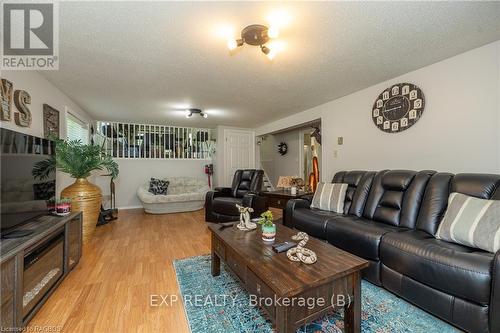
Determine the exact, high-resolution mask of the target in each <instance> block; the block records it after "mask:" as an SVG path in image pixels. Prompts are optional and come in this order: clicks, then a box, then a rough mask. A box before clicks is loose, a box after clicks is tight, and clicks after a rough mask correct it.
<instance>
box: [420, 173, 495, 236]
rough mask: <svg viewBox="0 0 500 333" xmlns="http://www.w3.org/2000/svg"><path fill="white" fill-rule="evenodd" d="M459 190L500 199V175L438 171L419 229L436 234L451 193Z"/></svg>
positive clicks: (476, 195)
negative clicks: (454, 173)
mask: <svg viewBox="0 0 500 333" xmlns="http://www.w3.org/2000/svg"><path fill="white" fill-rule="evenodd" d="M453 192H457V193H462V194H466V195H470V196H473V197H476V198H480V199H492V200H500V175H489V174H473V173H460V174H457V175H453V174H450V173H437V174H435V175H434V176H432V178H431V180H430V181H429V184H428V186H427V189H426V190H425V197H424V199H423V202H422V209H421V210H420V212H419V215H418V222H417V229H419V230H422V231H426V232H428V233H429V234H432V235H435V234H436V231H437V229H438V227H439V224H440V223H441V220H442V218H443V216H444V214H445V212H446V208H447V207H448V197H449V195H450V193H453Z"/></svg>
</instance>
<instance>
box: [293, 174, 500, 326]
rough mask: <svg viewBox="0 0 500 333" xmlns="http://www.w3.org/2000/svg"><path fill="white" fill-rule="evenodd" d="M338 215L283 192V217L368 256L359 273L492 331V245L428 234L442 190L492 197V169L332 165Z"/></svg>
mask: <svg viewBox="0 0 500 333" xmlns="http://www.w3.org/2000/svg"><path fill="white" fill-rule="evenodd" d="M332 182H336V183H347V184H349V187H348V191H347V195H346V201H345V207H344V208H345V209H344V212H346V213H345V214H344V215H340V214H336V213H333V212H327V211H321V210H318V209H311V208H310V198H309V200H308V199H307V198H306V199H297V200H290V201H289V202H288V205H287V208H286V209H287V211H286V215H285V216H286V220H285V221H284V223H285V225H287V226H290V227H294V228H296V229H298V230H301V231H304V232H307V233H308V234H309V235H312V236H314V237H317V238H320V239H323V240H325V241H327V242H329V243H330V244H333V245H334V246H336V247H339V248H341V249H344V250H345V251H348V252H351V253H353V254H355V255H357V256H359V257H362V258H365V259H367V260H368V261H369V262H370V266H369V267H368V268H367V269H366V270H365V271H364V272H363V274H364V278H365V279H366V280H368V281H370V282H372V283H375V284H377V285H379V286H383V287H384V288H386V289H387V290H389V291H391V292H393V293H395V294H397V295H399V296H401V297H402V298H404V299H406V300H408V301H410V302H411V303H413V304H415V305H417V306H419V307H421V308H423V309H424V310H426V311H428V312H430V313H432V314H434V315H436V316H437V317H440V318H441V319H443V320H445V321H447V322H449V323H451V324H453V325H455V326H456V327H458V328H460V329H462V330H465V331H467V332H489V333H499V332H500V251H499V252H498V253H496V254H492V253H488V252H485V251H482V250H478V249H474V248H469V247H466V246H461V245H458V244H453V243H448V242H445V241H441V240H438V239H436V238H435V234H436V232H437V229H438V226H439V224H440V222H441V219H442V217H443V215H444V213H445V211H446V208H447V204H448V197H449V194H450V193H452V192H458V193H463V194H467V195H470V196H474V197H478V198H483V199H496V200H500V175H488V174H456V175H453V174H450V173H436V172H435V171H419V172H417V171H409V170H384V171H379V172H366V171H349V172H339V173H337V174H336V175H335V176H334V178H333V181H332Z"/></svg>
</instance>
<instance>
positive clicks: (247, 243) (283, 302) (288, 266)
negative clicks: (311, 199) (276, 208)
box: [209, 223, 368, 332]
mask: <svg viewBox="0 0 500 333" xmlns="http://www.w3.org/2000/svg"><path fill="white" fill-rule="evenodd" d="M276 227H277V235H276V243H281V242H284V241H287V240H288V241H289V240H291V237H292V235H294V234H295V233H296V231H295V230H292V229H290V228H288V227H285V226H282V225H279V224H278V225H276ZM209 229H210V231H211V233H212V275H213V276H217V275H219V274H220V262H221V260H222V261H224V262H225V263H226V267H228V268H229V270H230V271H231V272H232V273H233V274H234V275H235V276H236V277H237V278H238V279H239V280H240V281H241V282H242V284H243V286H244V287H245V289H246V290H247V291H248V293H249V294H250V295H252V296H251V301H253V303H252V304H254V305H258V306H260V307H261V308H262V309H263V310H264V311H265V312H266V314H267V315H268V316H269V318H270V319H271V320H272V322H273V323H274V324H275V326H276V331H277V332H294V331H295V330H296V329H297V328H298V327H300V326H302V325H303V324H305V323H307V322H310V321H312V320H314V319H316V318H318V317H320V316H322V315H324V314H326V313H328V312H333V311H335V310H338V309H340V308H344V310H345V312H344V323H345V324H344V326H345V328H344V329H345V332H360V329H361V317H360V316H361V270H362V269H363V268H365V267H367V266H368V262H367V261H366V260H363V259H361V258H358V257H356V256H354V255H352V254H350V253H347V252H345V251H342V250H340V249H338V248H336V247H334V246H332V245H330V244H327V243H325V242H322V241H320V240H317V239H313V238H310V239H309V242H308V243H307V245H306V247H307V248H309V249H311V250H313V251H315V252H316V254H317V256H318V261H317V262H316V263H315V264H313V265H306V264H304V263H300V262H292V261H290V260H289V259H288V258H287V256H286V253H284V252H283V253H275V252H274V251H273V250H272V244H267V243H265V242H264V241H262V239H261V231H260V228H257V229H256V230H252V231H247V232H244V231H240V230H238V229H237V228H236V226H232V227H228V228H224V229H220V225H218V224H212V223H210V224H209ZM301 300H302V301H301ZM322 300H323V301H322ZM306 302H307V304H306Z"/></svg>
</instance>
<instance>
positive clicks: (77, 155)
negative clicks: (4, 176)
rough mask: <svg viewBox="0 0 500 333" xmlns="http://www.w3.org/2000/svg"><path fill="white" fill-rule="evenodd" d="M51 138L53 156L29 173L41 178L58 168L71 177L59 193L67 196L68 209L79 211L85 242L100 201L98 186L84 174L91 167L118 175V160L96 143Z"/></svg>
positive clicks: (88, 236) (96, 214)
mask: <svg viewBox="0 0 500 333" xmlns="http://www.w3.org/2000/svg"><path fill="white" fill-rule="evenodd" d="M51 139H52V140H54V141H55V143H56V154H55V156H52V157H51V158H49V159H47V160H45V161H41V162H39V163H37V164H36V165H35V166H34V168H33V170H32V174H33V176H34V177H35V178H40V179H44V178H47V176H48V175H49V174H50V173H51V172H54V171H55V170H56V169H58V170H60V171H62V172H65V173H68V174H69V175H70V176H71V177H73V178H75V182H74V183H73V184H71V185H70V186H68V187H66V188H65V189H64V190H63V191H62V192H61V197H64V198H70V199H71V211H82V212H83V243H87V242H88V241H89V240H90V238H91V237H92V234H93V233H94V230H95V227H96V223H97V219H98V217H99V212H100V209H101V203H102V192H101V189H100V188H99V187H98V186H96V185H94V184H92V183H90V182H89V181H88V180H87V177H89V176H90V174H91V173H92V171H94V170H104V169H105V170H107V171H108V172H109V173H110V174H111V178H112V179H114V178H116V177H117V176H118V164H117V163H116V162H115V161H114V160H113V159H112V158H111V156H109V155H106V154H105V152H104V149H103V148H102V147H100V146H94V145H84V144H82V143H81V142H80V141H78V140H73V141H64V140H61V139H58V138H51Z"/></svg>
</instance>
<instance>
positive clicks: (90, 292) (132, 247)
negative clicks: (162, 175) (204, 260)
mask: <svg viewBox="0 0 500 333" xmlns="http://www.w3.org/2000/svg"><path fill="white" fill-rule="evenodd" d="M273 213H274V215H275V216H276V217H281V211H280V210H275V209H273ZM204 221H205V220H204V212H203V211H202V210H201V211H197V212H192V213H180V214H166V215H149V214H145V213H143V211H142V210H126V211H120V213H119V219H118V220H116V221H114V222H112V223H110V224H108V225H105V226H101V227H98V228H97V230H96V233H95V235H94V238H93V240H92V242H91V243H90V244H88V245H87V246H85V247H84V249H83V255H82V258H81V260H80V263H79V264H78V266H77V267H76V268H75V269H74V270H73V271H72V272H71V273H70V274H69V275H68V276H67V277H66V279H65V280H64V281H63V283H62V284H61V285H60V286H59V288H58V289H57V290H56V291H55V292H54V294H53V295H52V296H51V297H50V299H49V300H48V301H47V303H45V305H44V306H43V307H42V309H41V310H40V311H39V312H38V313H37V315H36V316H35V317H34V318H33V320H31V322H30V323H29V326H31V328H33V329H34V327H35V326H38V327H41V326H45V327H46V326H52V327H60V328H61V330H60V332H69V333H73V332H85V333H88V332H175V333H177V332H189V329H188V326H187V321H186V317H185V314H184V309H183V306H182V303H181V302H177V303H175V304H174V305H173V306H164V305H163V306H159V307H153V306H151V305H150V297H151V295H178V296H180V294H179V289H178V285H177V280H176V277H175V271H174V268H173V264H172V262H173V260H175V259H180V258H187V257H191V256H196V255H201V254H208V253H209V252H210V237H209V236H210V234H209V231H208V228H207V226H206V223H205V222H204ZM28 329H30V328H29V327H28ZM207 333H208V332H207Z"/></svg>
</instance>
